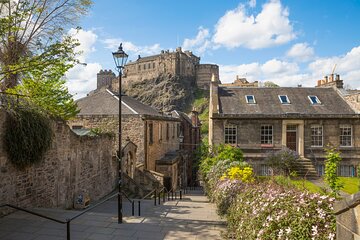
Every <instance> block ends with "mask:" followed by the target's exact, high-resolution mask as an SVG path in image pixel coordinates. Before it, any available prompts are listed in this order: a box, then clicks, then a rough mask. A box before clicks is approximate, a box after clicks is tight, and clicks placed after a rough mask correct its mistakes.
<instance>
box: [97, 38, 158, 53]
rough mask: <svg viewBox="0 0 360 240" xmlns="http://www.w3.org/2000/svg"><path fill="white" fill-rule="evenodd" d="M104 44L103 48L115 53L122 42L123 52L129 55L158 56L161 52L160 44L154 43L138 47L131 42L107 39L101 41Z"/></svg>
mask: <svg viewBox="0 0 360 240" xmlns="http://www.w3.org/2000/svg"><path fill="white" fill-rule="evenodd" d="M103 42H104V43H105V45H106V46H105V48H107V49H111V50H112V51H116V50H117V49H118V47H119V44H120V43H121V42H122V44H123V48H124V51H125V52H127V53H128V52H132V54H131V55H154V54H158V53H159V52H160V51H161V47H160V44H158V43H156V44H153V45H150V46H138V45H135V44H134V43H132V42H128V41H123V40H122V39H119V38H108V39H105V40H104V41H103Z"/></svg>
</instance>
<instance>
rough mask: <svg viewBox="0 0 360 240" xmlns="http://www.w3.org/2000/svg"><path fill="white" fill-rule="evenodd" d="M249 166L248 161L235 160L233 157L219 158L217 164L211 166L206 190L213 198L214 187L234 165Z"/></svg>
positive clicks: (206, 181)
mask: <svg viewBox="0 0 360 240" xmlns="http://www.w3.org/2000/svg"><path fill="white" fill-rule="evenodd" d="M247 166H249V165H248V164H247V163H246V162H238V161H233V160H231V159H225V160H219V161H217V162H216V164H215V165H214V166H213V167H211V169H210V170H209V172H208V173H207V175H206V177H205V190H206V192H207V194H208V196H209V197H210V199H212V194H213V191H214V188H215V187H216V185H217V183H218V181H220V179H221V177H222V176H223V175H224V174H226V173H227V171H228V170H229V169H230V168H232V167H239V168H245V167H247Z"/></svg>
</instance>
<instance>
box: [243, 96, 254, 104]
mask: <svg viewBox="0 0 360 240" xmlns="http://www.w3.org/2000/svg"><path fill="white" fill-rule="evenodd" d="M245 98H246V102H247V103H249V104H255V103H256V101H255V97H254V95H246V96H245Z"/></svg>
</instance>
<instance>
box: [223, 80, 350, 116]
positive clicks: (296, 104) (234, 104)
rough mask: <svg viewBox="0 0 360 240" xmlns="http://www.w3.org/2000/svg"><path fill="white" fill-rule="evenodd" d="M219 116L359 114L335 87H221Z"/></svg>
mask: <svg viewBox="0 0 360 240" xmlns="http://www.w3.org/2000/svg"><path fill="white" fill-rule="evenodd" d="M218 93H219V113H220V115H258V116H261V115H263V116H265V115H266V116H268V115H274V116H275V115H277V116H279V115H289V114H294V115H297V114H298V115H316V116H319V115H321V116H323V117H325V116H327V115H328V116H329V115H355V114H356V113H355V112H354V110H352V108H351V107H350V106H349V105H348V104H347V103H346V101H345V100H344V99H343V98H342V97H341V96H340V94H338V93H337V92H336V90H335V89H333V88H303V87H293V88H291V87H280V88H241V87H224V86H219V92H218ZM246 95H254V97H255V100H256V104H248V103H247V102H246V98H245V96H246ZM279 95H287V96H288V98H289V100H290V104H282V103H281V102H280V100H279V97H278V96H279ZM308 96H317V97H318V99H319V100H320V102H321V104H311V102H310V100H309V98H308Z"/></svg>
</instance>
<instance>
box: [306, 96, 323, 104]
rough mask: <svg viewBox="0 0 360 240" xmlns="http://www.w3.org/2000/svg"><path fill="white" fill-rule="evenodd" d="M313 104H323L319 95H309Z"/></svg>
mask: <svg viewBox="0 0 360 240" xmlns="http://www.w3.org/2000/svg"><path fill="white" fill-rule="evenodd" d="M308 98H309V100H310V102H311V104H321V102H320V100H319V98H318V97H317V96H308Z"/></svg>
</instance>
